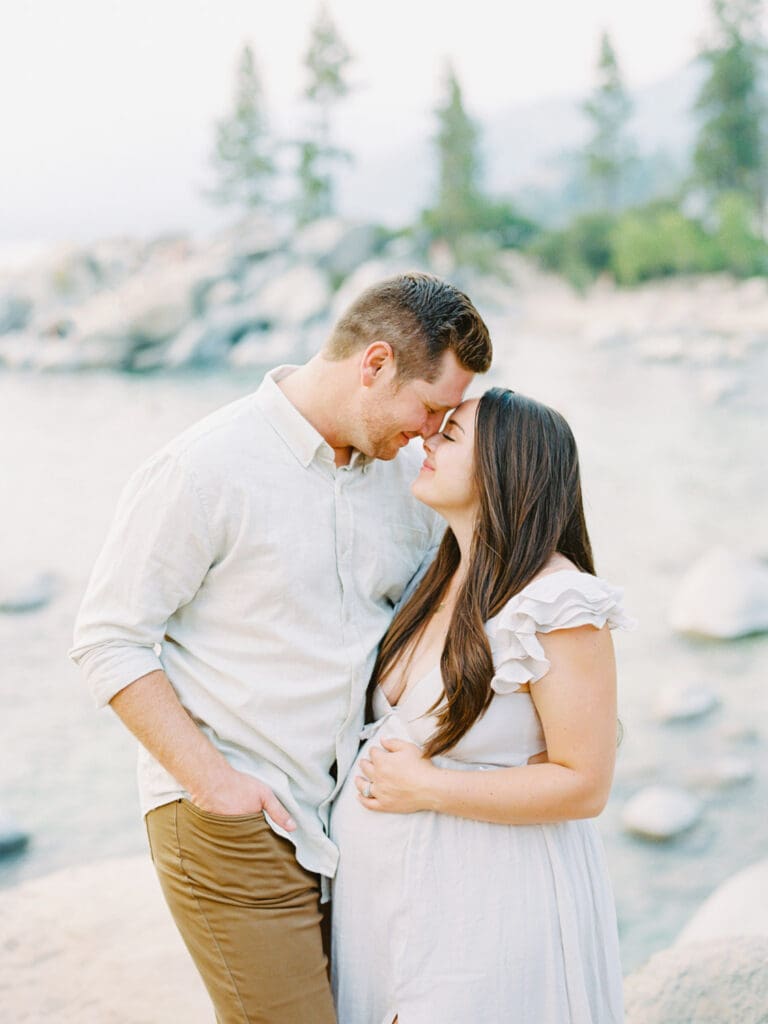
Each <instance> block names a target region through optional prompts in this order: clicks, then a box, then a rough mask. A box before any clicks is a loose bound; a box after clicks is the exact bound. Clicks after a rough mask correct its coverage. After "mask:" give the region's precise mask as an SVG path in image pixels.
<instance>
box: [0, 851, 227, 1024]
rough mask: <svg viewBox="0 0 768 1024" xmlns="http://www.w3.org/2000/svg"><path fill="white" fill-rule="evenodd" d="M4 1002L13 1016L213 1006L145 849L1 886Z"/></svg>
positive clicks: (132, 1014) (105, 1023) (156, 1019)
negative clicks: (142, 852)
mask: <svg viewBox="0 0 768 1024" xmlns="http://www.w3.org/2000/svg"><path fill="white" fill-rule="evenodd" d="M0 921H2V926H0V929H1V933H2V941H1V942H0V949H1V950H2V952H1V954H0V1004H1V1005H2V1007H3V1009H2V1018H3V1020H8V1021H13V1022H14V1024H40V1022H43V1021H51V1022H55V1024H86V1022H88V1024H90V1022H93V1024H169V1022H170V1021H183V1022H184V1024H208V1022H209V1021H210V1020H211V1019H212V1017H213V1011H212V1009H211V1004H210V1001H209V999H208V996H207V993H206V992H205V989H204V987H203V983H202V981H201V980H200V978H199V976H198V974H197V972H196V971H195V969H194V967H193V965H192V961H191V960H190V958H189V955H188V954H187V952H186V950H185V948H184V945H183V943H182V941H181V938H180V937H179V934H178V932H177V931H176V928H175V926H174V924H173V921H172V919H171V916H170V914H169V913H168V910H167V908H166V907H165V904H164V902H163V898H162V895H161V893H160V888H159V885H158V883H157V879H156V877H155V873H154V871H153V869H152V865H151V863H150V861H149V858H148V857H145V856H141V857H127V858H119V859H114V860H104V861H99V862H97V863H94V864H86V865H83V866H80V867H76V868H69V869H67V870H64V871H57V872H56V873H55V874H52V875H48V876H46V877H44V878H37V879H34V880H33V881H31V882H25V883H23V884H22V885H19V886H17V887H16V888H14V889H6V890H5V891H3V892H0Z"/></svg>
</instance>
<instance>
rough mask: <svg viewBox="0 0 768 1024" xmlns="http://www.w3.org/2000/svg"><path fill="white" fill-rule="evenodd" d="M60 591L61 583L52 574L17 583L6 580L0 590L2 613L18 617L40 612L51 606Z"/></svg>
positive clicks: (42, 574) (44, 573)
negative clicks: (26, 613)
mask: <svg viewBox="0 0 768 1024" xmlns="http://www.w3.org/2000/svg"><path fill="white" fill-rule="evenodd" d="M59 589H60V581H59V579H58V578H57V577H56V576H55V575H54V574H53V573H51V572H42V573H38V574H37V575H36V576H33V577H32V578H30V579H25V580H18V581H15V582H14V581H10V582H9V581H8V580H6V581H5V582H4V583H3V586H2V589H0V612H4V613H5V614H7V615H11V614H16V615H18V614H23V613H25V612H36V611H39V610H40V609H41V608H45V606H46V605H47V604H50V602H51V601H52V600H53V598H54V597H55V596H56V594H57V593H58V591H59Z"/></svg>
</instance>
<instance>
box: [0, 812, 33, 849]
mask: <svg viewBox="0 0 768 1024" xmlns="http://www.w3.org/2000/svg"><path fill="white" fill-rule="evenodd" d="M28 844H29V833H28V832H25V831H24V830H23V829H22V828H21V827H20V826H19V825H18V824H17V823H16V822H15V821H13V820H12V819H11V818H7V817H6V816H5V815H4V814H2V813H0V857H9V856H11V855H12V854H15V853H21V851H22V850H24V849H26V847H27V845H28Z"/></svg>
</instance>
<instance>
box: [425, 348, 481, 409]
mask: <svg viewBox="0 0 768 1024" xmlns="http://www.w3.org/2000/svg"><path fill="white" fill-rule="evenodd" d="M474 376H475V375H474V373H472V371H471V370H467V369H465V368H464V367H463V366H462V365H461V364H460V363H459V361H458V360H457V359H456V357H455V355H454V354H453V352H451V351H450V350H448V351H447V352H445V353H444V355H443V358H442V361H441V366H440V372H439V373H438V375H437V377H436V378H435V379H434V380H433V381H426V380H419V381H418V382H417V383H418V386H419V389H420V394H421V395H422V397H423V399H424V401H425V402H427V403H428V404H429V405H430V406H431V407H432V408H433V409H444V410H445V411H446V412H447V411H448V409H454V408H455V407H456V406H457V405H458V404H459V403H460V402H461V400H462V399H463V397H464V392H465V391H466V389H467V388H468V387H469V385H470V384H471V383H472V380H473V379H474Z"/></svg>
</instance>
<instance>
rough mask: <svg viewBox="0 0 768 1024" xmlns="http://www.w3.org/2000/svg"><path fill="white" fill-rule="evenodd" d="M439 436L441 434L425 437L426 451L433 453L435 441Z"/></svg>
mask: <svg viewBox="0 0 768 1024" xmlns="http://www.w3.org/2000/svg"><path fill="white" fill-rule="evenodd" d="M439 436H440V435H439V434H430V435H429V437H425V438H424V451H425V452H427V453H428V454H429V455H431V454H432V452H433V451H434V449H435V441H436V439H437V438H438V437H439Z"/></svg>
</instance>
